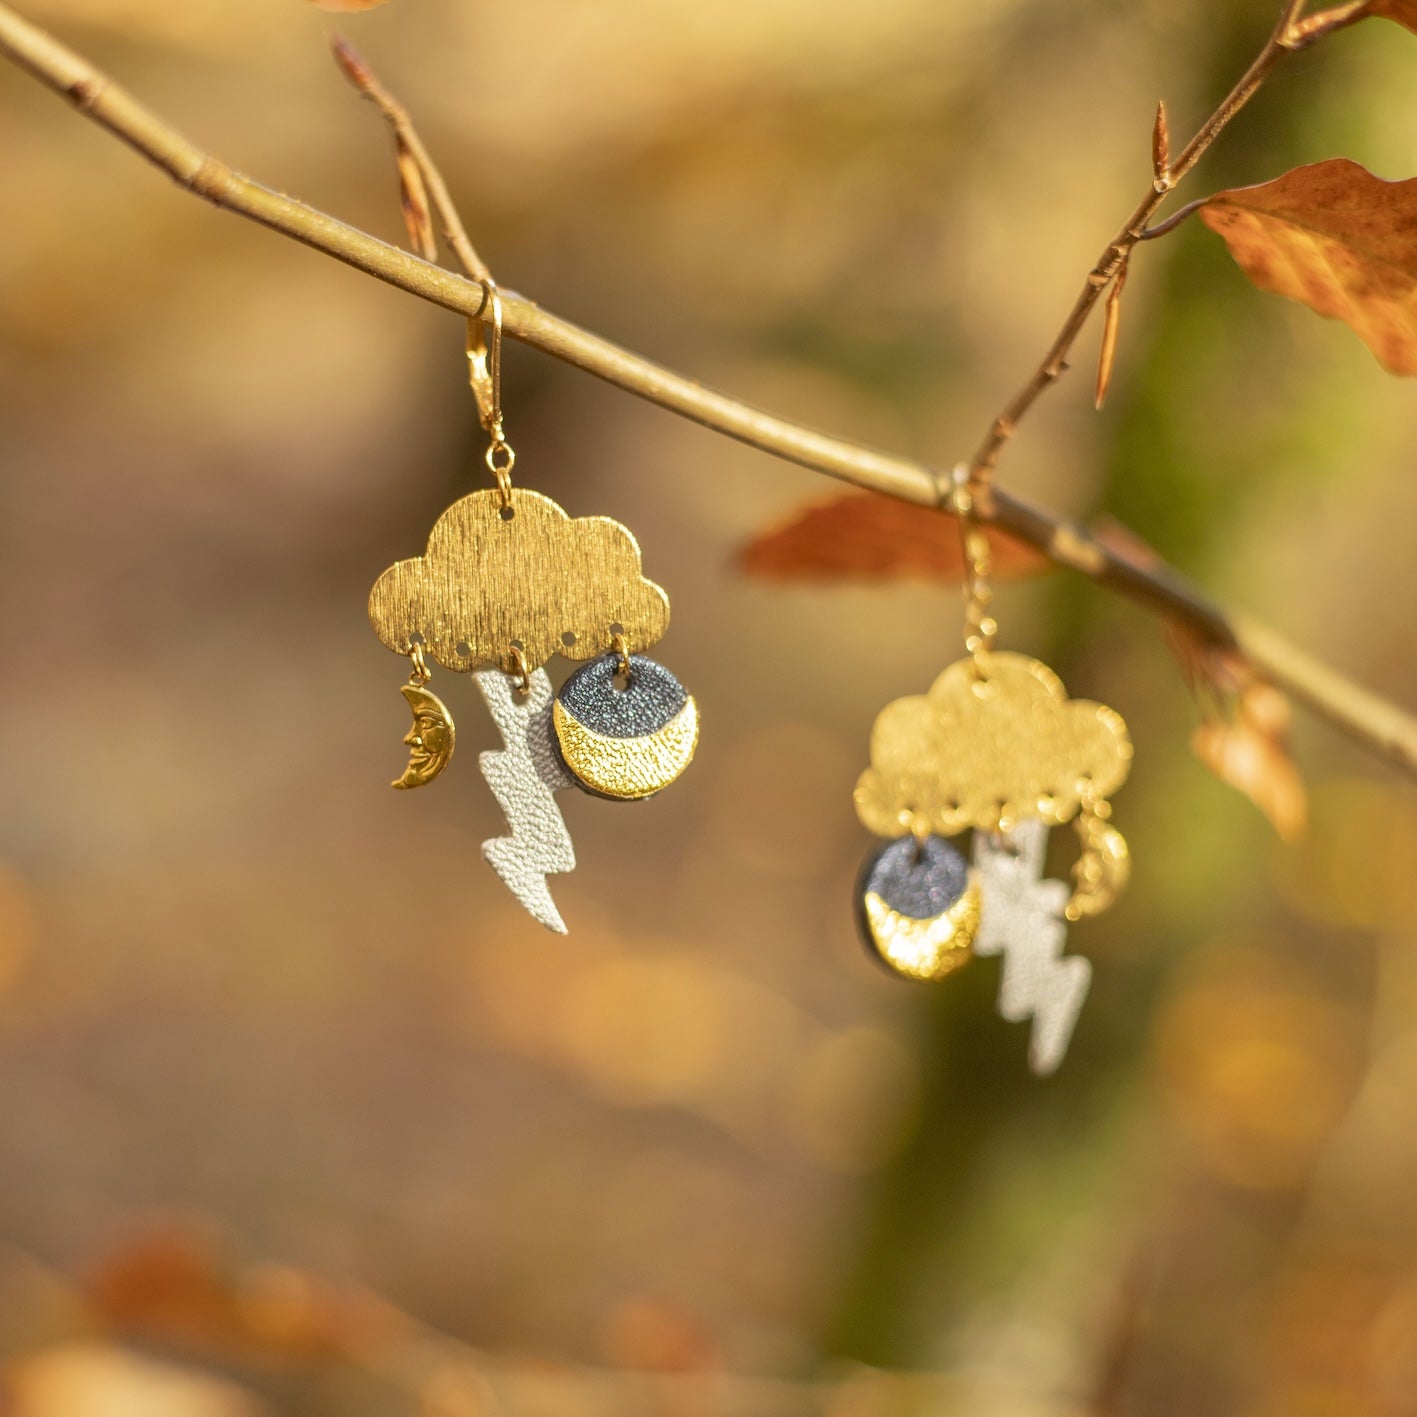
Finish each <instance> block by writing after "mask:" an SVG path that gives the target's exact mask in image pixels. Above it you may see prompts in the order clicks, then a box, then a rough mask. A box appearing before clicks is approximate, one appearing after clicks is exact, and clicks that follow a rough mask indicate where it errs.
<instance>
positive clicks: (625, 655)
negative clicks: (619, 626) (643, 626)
mask: <svg viewBox="0 0 1417 1417" xmlns="http://www.w3.org/2000/svg"><path fill="white" fill-rule="evenodd" d="M610 652H611V653H612V654H618V655H619V656H620V673H621V674H623V675H624V676H625V678H627V679H628V678H629V677H630V649H629V645H628V644H627V642H626V640H625V634H624V631H620V632H619V633H617V634H614V635H611V637H610Z"/></svg>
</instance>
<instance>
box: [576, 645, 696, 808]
mask: <svg viewBox="0 0 1417 1417" xmlns="http://www.w3.org/2000/svg"><path fill="white" fill-rule="evenodd" d="M624 663H625V661H623V660H622V659H621V656H620V655H619V654H616V653H611V654H603V655H601V656H600V657H599V658H598V659H593V660H591V661H590V663H589V664H585V665H583V666H582V667H581V668H580V669H577V670H576V672H575V673H574V674H572V675H571V677H570V678H569V679H567V680H566V682H565V683H564V684H562V685H561V688H560V690H559V691H558V692H557V694H556V703H555V706H554V707H553V709H552V715H551V721H552V725H553V727H554V728H555V731H556V747H557V750H558V751H559V752H560V754H561V761H562V762H563V763H565V765H566V769H567V771H568V772H569V773H570V774H571V776H572V777H573V778H575V780H576V782H577V783H578V784H579V785H580V786H581V787H583V788H585V790H586V791H587V792H593V793H594V794H595V795H596V796H597V797H609V798H611V799H612V800H614V801H617V802H637V801H641V800H642V799H643V798H646V797H653V796H654V794H655V793H656V792H659V791H661V790H662V789H663V788H666V787H668V786H669V784H670V783H671V782H673V781H674V779H675V778H677V777H678V776H679V775H680V773H682V772H683V771H684V769H685V768H686V767H688V766H689V764H690V763H691V762H692V761H693V757H694V750H695V749H696V748H697V747H698V744H699V709H698V705H697V704H696V703H695V702H694V700H693V698H692V697H691V696H690V695H689V694H686V693H685V692H684V686H683V685H682V684H681V683H680V682H679V681H678V680H677V679H676V678H675V677H674V676H673V675H672V674H671V673H670V672H669V671H668V670H667V669H666V668H665V667H664V666H663V665H662V664H659V663H658V662H656V661H655V660H653V659H648V658H646V657H645V656H644V655H642V654H632V655H629V656H628V663H629V668H630V672H629V676H628V679H625V680H623V682H622V676H621V670H622V669H623V667H624Z"/></svg>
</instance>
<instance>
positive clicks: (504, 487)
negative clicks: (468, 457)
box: [467, 276, 517, 508]
mask: <svg viewBox="0 0 1417 1417" xmlns="http://www.w3.org/2000/svg"><path fill="white" fill-rule="evenodd" d="M478 284H479V285H481V286H482V309H483V310H485V309H486V308H487V307H488V305H491V307H492V338H491V341H490V342H489V341H488V339H487V336H486V333H485V331H484V327H483V321H482V319H481V311H479V312H478V314H477V315H469V316H468V320H467V375H468V383H469V384H471V386H472V394H473V397H474V398H475V399H476V400H477V413H478V417H479V418H480V419H481V421H482V426H483V427H484V428H485V429H486V430H487V435H488V437H489V438H490V440H491V441H490V442H489V443H488V446H487V457H486V461H487V466H488V469H489V470H490V471H491V473H492V475H493V477H495V478H496V479H497V490H498V492H500V493H501V494H502V506H503V508H510V507H511V505H512V467H513V466H514V464H515V463H516V460H517V455H516V453H515V452H513V451H512V447H511V444H510V443H508V442H507V438H506V434H505V432H504V430H503V426H502V295H501V292H500V291H499V290H498V289H497V282H496V281H495V280H493V279H492V277H491V276H483V277H482V278H481V280H480V281H479V282H478Z"/></svg>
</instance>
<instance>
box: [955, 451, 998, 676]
mask: <svg viewBox="0 0 1417 1417" xmlns="http://www.w3.org/2000/svg"><path fill="white" fill-rule="evenodd" d="M950 509H951V510H952V511H953V512H954V514H955V516H956V517H958V518H959V542H960V548H961V549H962V551H963V553H964V647H965V649H966V650H967V651H968V652H969V657H970V658H971V659H972V660H973V661H974V667H975V670H976V672H979V671H981V670H982V665H981V661H982V660H983V658H984V657H985V656H986V655H988V653H989V651H990V650H992V649H993V647H994V637H995V635H997V634H998V633H999V626H998V623H997V622H996V621H995V619H994V617H993V616H992V615H991V614H990V613H989V607H990V606H991V605H992V604H993V602H994V590H993V587H992V586H991V585H990V584H989V580H990V577H991V576H992V575H993V573H994V561H993V557H992V555H991V554H990V550H989V538H988V536H987V535H986V534H985V533H984V530H983V529H982V528H981V527H980V525H979V523H978V522H977V521H975V519H974V490H973V488H972V486H971V485H970V475H969V468H968V466H967V465H966V464H964V463H961V464H960V465H959V466H958V467H957V468H955V470H954V472H953V473H952V474H951V476H950Z"/></svg>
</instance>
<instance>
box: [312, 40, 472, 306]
mask: <svg viewBox="0 0 1417 1417" xmlns="http://www.w3.org/2000/svg"><path fill="white" fill-rule="evenodd" d="M330 49H331V50H332V51H333V52H334V56H335V62H336V63H337V64H338V65H339V67H340V70H341V72H342V73H343V74H344V76H345V77H346V78H347V79H348V80H349V81H350V83H352V84H353V85H354V87H355V88H357V89H358V90H359V92H360V93H362V94H363V95H364V96H365V97H366V98H367V99H368V100H369V101H370V102H371V103H372V104H373V105H374V106H375V107H376V108H377V109H378V110H379V112H380V113H382V114H383V115H384V117H385V119H386V120H387V121H388V124H389V127H390V128H392V129H393V132H394V141H395V142H396V143H397V144H398V145H399V147H400V149H401V150H402V151H404V152H407V153H408V154H409V156H410V157H412V158H413V160H414V162H416V163H417V164H418V167H419V170H420V171H421V172H422V174H423V180H424V182H426V183H427V184H428V195H429V197H430V198H431V199H432V202H433V210H434V211H435V212H436V213H437V214H438V220H439V222H441V223H442V227H443V237H444V239H445V240H446V241H447V243H448V246H449V248H450V249H451V250H452V253H453V254H454V255H455V256H456V257H457V258H458V264H459V265H460V266H461V267H462V268H463V270H464V271H465V272H466V273H467V274H468V275H469V276H471V277H472V279H473V280H490V279H491V277H492V272H491V271H490V270H489V269H488V268H487V263H486V262H485V261H484V260H483V259H482V257H481V256H479V255H478V254H477V248H476V247H475V246H474V245H473V244H472V240H471V238H470V237H469V236H468V234H467V228H466V227H465V226H464V225H463V220H462V217H461V215H460V214H459V212H458V208H457V203H456V202H454V201H453V198H452V194H451V193H450V192H449V191H448V184H447V183H446V182H445V181H444V180H443V174H442V173H441V172H439V171H438V168H437V166H436V164H435V163H434V162H433V159H432V157H431V156H429V153H428V149H427V148H426V147H424V145H423V139H422V138H420V137H419V136H418V130H417V129H416V128H415V127H414V126H413V120H412V119H410V118H409V116H408V110H407V109H405V108H404V106H403V105H402V104H401V103H400V102H399V101H398V100H397V99H396V98H395V97H394V96H393V94H391V93H390V92H389V91H388V89H386V88H385V87H384V86H383V84H381V83H380V82H379V80H378V79H377V78H376V77H375V76H374V71H373V70H372V69H370V67H369V66H368V64H366V63H365V62H364V59H363V57H362V56H361V55H360V53H359V51H358V50H356V49H355V47H354V46H353V45H352V44H351V43H350V42H349V41H348V40H347V39H343V38H341V36H339V35H331V36H330Z"/></svg>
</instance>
